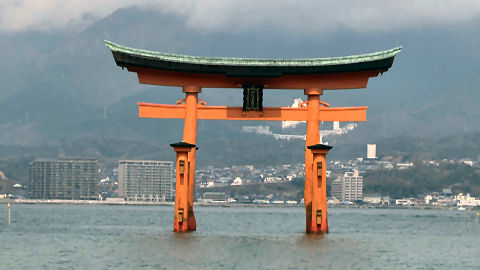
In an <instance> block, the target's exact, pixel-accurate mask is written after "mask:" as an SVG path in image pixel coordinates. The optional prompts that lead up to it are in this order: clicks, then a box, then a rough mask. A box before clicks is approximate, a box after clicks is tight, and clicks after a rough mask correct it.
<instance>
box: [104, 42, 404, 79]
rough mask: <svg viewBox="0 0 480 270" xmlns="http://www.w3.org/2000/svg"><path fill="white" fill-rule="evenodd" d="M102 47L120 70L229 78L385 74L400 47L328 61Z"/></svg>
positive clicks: (324, 59)
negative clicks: (158, 70)
mask: <svg viewBox="0 0 480 270" xmlns="http://www.w3.org/2000/svg"><path fill="white" fill-rule="evenodd" d="M105 45H106V46H107V47H108V48H110V50H111V51H112V54H113V57H114V59H115V62H116V63H117V65H118V66H121V67H146V68H152V69H160V70H169V71H179V72H191V73H215V74H225V75H227V76H231V77H245V76H255V77H280V76H282V75H285V74H294V75H297V74H325V73H343V72H355V71H365V70H379V71H380V72H384V71H387V70H388V69H389V68H390V67H391V66H392V64H393V59H394V57H395V55H397V54H398V53H400V52H401V50H402V47H401V46H399V47H396V48H393V49H390V50H386V51H380V52H374V53H370V54H361V55H351V56H343V57H328V58H304V59H261V58H235V57H202V56H189V55H180V54H169V53H162V52H155V51H148V50H142V49H136V48H130V47H125V46H122V45H119V44H116V43H113V42H110V41H105Z"/></svg>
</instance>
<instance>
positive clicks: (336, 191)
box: [330, 179, 343, 201]
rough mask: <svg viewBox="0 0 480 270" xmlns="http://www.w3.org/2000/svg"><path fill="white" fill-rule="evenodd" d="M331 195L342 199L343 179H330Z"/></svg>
mask: <svg viewBox="0 0 480 270" xmlns="http://www.w3.org/2000/svg"><path fill="white" fill-rule="evenodd" d="M331 187H332V188H331V196H330V197H334V198H336V199H337V200H339V201H343V180H342V179H335V180H333V181H332V186H331Z"/></svg>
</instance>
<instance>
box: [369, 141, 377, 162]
mask: <svg viewBox="0 0 480 270" xmlns="http://www.w3.org/2000/svg"><path fill="white" fill-rule="evenodd" d="M376 158H377V145H376V144H367V159H376Z"/></svg>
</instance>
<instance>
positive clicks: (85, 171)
mask: <svg viewBox="0 0 480 270" xmlns="http://www.w3.org/2000/svg"><path fill="white" fill-rule="evenodd" d="M29 178H30V182H31V192H32V197H33V198H34V199H68V200H71V199H74V200H92V199H98V185H97V184H98V182H99V179H100V175H99V168H98V161H97V160H96V159H80V158H58V159H38V160H35V161H33V162H32V163H30V166H29Z"/></svg>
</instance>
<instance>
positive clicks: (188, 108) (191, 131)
mask: <svg viewBox="0 0 480 270" xmlns="http://www.w3.org/2000/svg"><path fill="white" fill-rule="evenodd" d="M201 91H202V89H201V88H200V87H198V86H185V87H183V92H184V93H185V124H184V127H183V141H184V142H187V143H190V144H196V143H197V104H198V93H200V92H201ZM195 151H196V148H193V149H192V151H190V152H189V153H188V160H189V161H190V167H189V174H188V208H187V210H188V218H187V224H188V230H189V231H195V230H197V221H196V220H195V214H194V213H193V197H194V191H195Z"/></svg>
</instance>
